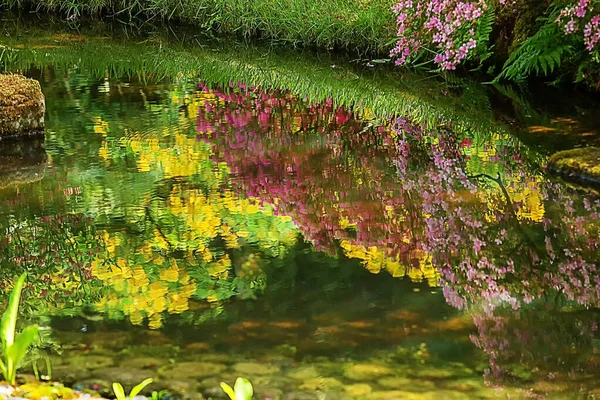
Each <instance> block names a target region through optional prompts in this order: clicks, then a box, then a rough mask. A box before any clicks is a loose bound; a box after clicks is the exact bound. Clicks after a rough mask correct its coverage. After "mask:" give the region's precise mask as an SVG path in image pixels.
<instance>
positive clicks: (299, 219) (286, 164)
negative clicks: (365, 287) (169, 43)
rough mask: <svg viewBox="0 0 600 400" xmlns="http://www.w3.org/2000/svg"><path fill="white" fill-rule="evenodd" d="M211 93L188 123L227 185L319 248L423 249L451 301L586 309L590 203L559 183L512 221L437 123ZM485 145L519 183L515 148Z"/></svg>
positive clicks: (254, 94)
mask: <svg viewBox="0 0 600 400" xmlns="http://www.w3.org/2000/svg"><path fill="white" fill-rule="evenodd" d="M213 94H215V95H216V96H217V97H219V98H222V99H224V105H222V106H220V107H219V108H218V109H217V108H216V107H215V108H214V109H213V111H212V112H210V113H209V112H207V111H206V109H202V108H200V109H199V114H198V119H199V120H200V121H205V122H206V124H208V125H210V126H211V130H212V131H213V132H214V133H212V137H213V138H212V141H213V142H214V143H216V146H215V148H214V149H215V153H216V156H217V157H219V158H221V159H222V160H224V161H226V162H227V164H228V166H229V167H230V169H231V171H232V173H233V177H234V178H233V179H234V184H235V185H236V187H238V188H239V189H240V190H243V192H244V193H245V194H246V195H248V196H254V197H257V198H260V199H261V200H263V201H264V202H267V203H271V204H276V209H275V210H276V212H277V213H280V214H285V215H289V216H291V217H292V218H293V219H294V221H295V222H296V224H297V225H298V226H299V228H300V229H301V230H302V231H303V233H304V235H305V236H306V238H307V239H308V240H309V241H311V242H312V243H314V244H315V246H316V247H317V248H318V249H320V250H326V251H328V252H330V253H333V252H336V251H337V250H336V249H337V248H338V247H337V246H338V242H339V241H340V240H342V239H343V240H346V241H349V242H350V243H353V244H358V245H362V246H365V247H369V246H376V247H377V248H379V249H385V253H386V255H388V256H390V257H393V258H395V259H397V260H401V261H402V262H403V264H405V265H410V264H411V261H410V260H412V259H414V253H415V251H420V252H426V253H428V254H430V255H431V257H432V263H433V264H434V266H436V267H437V268H438V270H439V271H440V272H441V276H442V282H441V283H442V284H443V285H445V286H446V287H448V289H445V290H444V293H445V294H446V296H447V299H448V301H449V302H450V303H451V304H454V305H456V306H458V307H469V306H470V305H471V304H480V305H481V304H483V305H484V309H486V310H488V312H492V311H493V309H494V308H495V307H497V306H499V305H500V304H509V305H510V306H511V307H519V306H520V304H521V303H522V302H525V303H530V302H532V301H534V300H535V299H538V298H540V296H542V295H544V294H545V293H548V291H553V292H560V293H562V294H563V295H564V296H565V297H567V298H568V299H571V300H576V301H578V302H580V303H582V304H588V305H592V304H596V303H597V301H598V299H600V291H599V290H598V289H596V288H597V287H598V288H600V284H597V282H598V283H600V278H599V276H600V274H599V273H598V271H597V268H596V265H597V263H598V254H599V250H600V247H599V246H600V238H599V237H598V236H600V235H590V234H589V232H587V229H588V227H589V223H590V222H591V221H595V220H598V219H600V218H599V213H600V202H598V201H591V200H589V199H587V200H583V201H581V200H579V201H578V203H575V202H574V201H573V199H572V194H571V193H569V192H567V191H565V188H563V187H561V186H558V185H553V184H542V183H541V184H540V185H539V187H537V188H536V190H537V191H539V192H540V193H539V196H540V197H542V198H551V199H553V206H552V207H550V209H552V210H554V211H552V213H548V214H547V215H546V216H545V219H544V220H543V222H542V223H538V222H535V221H531V220H524V219H517V218H516V217H515V216H514V214H513V211H511V207H519V203H515V204H512V205H511V204H510V203H508V202H507V199H506V198H504V197H503V195H502V191H501V190H500V187H499V186H498V183H497V182H495V181H493V180H490V179H489V178H479V179H477V180H473V179H472V178H470V177H469V176H468V175H467V173H466V172H465V163H466V157H465V156H464V150H465V148H471V147H472V146H473V145H474V143H473V141H472V139H470V138H458V137H456V134H455V133H453V132H452V130H450V129H449V128H448V127H441V126H440V127H436V128H435V129H429V128H427V127H425V126H421V125H418V124H414V123H412V122H411V121H410V120H409V119H406V118H399V119H398V120H397V121H396V123H395V124H394V125H393V130H394V132H390V129H389V128H385V127H383V126H382V127H378V128H377V129H372V130H370V131H369V132H368V134H365V133H364V132H363V130H364V128H365V124H363V123H361V122H360V121H358V120H357V119H355V118H354V115H353V113H352V112H351V111H349V110H345V109H335V108H334V107H333V104H332V103H331V102H326V103H321V104H307V103H305V102H304V101H303V100H301V99H298V98H295V97H293V96H291V95H289V94H288V93H281V92H264V91H261V90H259V89H256V88H254V89H247V90H246V91H242V92H240V91H239V90H236V91H235V92H233V93H229V92H225V93H221V92H219V91H213ZM284 104H285V105H284ZM236 119H238V123H230V122H233V121H235V120H236ZM267 121H268V122H269V123H268V124H267V123H266V122H267ZM342 121H345V122H344V123H342V124H341V123H340V122H342ZM495 146H496V147H495V149H494V150H495V153H496V154H497V156H496V158H495V159H494V161H490V162H493V163H495V164H496V165H497V168H498V170H502V171H503V176H502V179H504V180H505V181H514V182H518V181H519V180H522V179H525V178H524V173H523V171H524V168H525V167H524V164H523V161H522V157H520V156H519V157H515V155H516V154H518V153H519V152H520V149H519V147H516V148H514V147H510V146H513V145H511V144H508V145H503V144H497V145H495ZM484 150H485V151H486V152H487V151H488V150H489V149H487V148H486V149H484ZM467 153H468V152H467ZM491 178H494V177H491ZM494 179H495V178H494ZM490 186H491V188H492V189H494V191H493V192H494V193H498V195H497V198H495V199H494V202H495V203H494V204H495V208H494V209H493V210H490V208H489V204H488V203H487V200H484V198H485V197H481V195H482V194H485V193H486V192H487V191H489V190H492V189H490ZM528 232H536V234H535V235H536V238H535V239H533V238H532V237H531V236H529V235H528ZM538 238H539V239H538ZM534 240H535V241H539V243H532V242H533V241H534ZM559 249H560V250H559Z"/></svg>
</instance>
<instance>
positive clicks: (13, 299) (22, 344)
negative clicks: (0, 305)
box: [0, 273, 39, 385]
mask: <svg viewBox="0 0 600 400" xmlns="http://www.w3.org/2000/svg"><path fill="white" fill-rule="evenodd" d="M26 279H27V274H26V273H23V274H22V275H21V276H20V277H19V279H17V281H16V283H15V286H14V287H13V291H12V293H11V294H10V296H9V298H8V306H7V308H6V311H5V312H4V315H3V316H2V322H1V324H0V339H1V341H2V353H3V355H4V360H2V361H0V370H1V371H2V375H3V376H4V379H6V380H7V381H8V382H9V383H10V384H11V385H15V383H16V377H17V369H18V368H19V366H20V363H21V362H22V361H23V359H24V358H25V355H26V354H27V349H28V348H29V346H30V345H31V344H32V343H33V342H34V341H35V339H36V337H37V334H38V329H39V328H38V326H37V325H30V326H27V327H26V328H25V329H23V331H21V333H19V334H16V329H17V316H18V314H19V302H20V300H21V291H22V290H23V286H24V285H25V280H26Z"/></svg>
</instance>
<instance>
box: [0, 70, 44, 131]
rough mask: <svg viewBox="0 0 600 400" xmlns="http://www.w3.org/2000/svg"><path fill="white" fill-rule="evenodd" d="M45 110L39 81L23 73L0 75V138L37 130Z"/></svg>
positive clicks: (42, 121) (39, 127) (41, 127)
mask: <svg viewBox="0 0 600 400" xmlns="http://www.w3.org/2000/svg"><path fill="white" fill-rule="evenodd" d="M45 111H46V104H45V100H44V94H43V93H42V89H41V87H40V83H39V82H38V81H36V80H33V79H28V78H25V77H24V76H22V75H0V139H2V138H5V137H20V136H29V135H32V134H35V133H40V132H41V131H43V129H44V113H45Z"/></svg>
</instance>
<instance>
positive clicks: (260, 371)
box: [233, 362, 280, 375]
mask: <svg viewBox="0 0 600 400" xmlns="http://www.w3.org/2000/svg"><path fill="white" fill-rule="evenodd" d="M233 369H234V370H235V371H236V372H239V373H240V374H246V375H271V374H276V373H279V371H280V369H279V367H277V366H275V365H267V364H259V363H251V362H242V363H237V364H235V365H234V366H233Z"/></svg>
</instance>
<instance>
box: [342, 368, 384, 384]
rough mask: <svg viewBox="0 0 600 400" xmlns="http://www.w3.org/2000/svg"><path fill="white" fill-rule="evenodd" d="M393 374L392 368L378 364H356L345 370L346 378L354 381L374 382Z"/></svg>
mask: <svg viewBox="0 0 600 400" xmlns="http://www.w3.org/2000/svg"><path fill="white" fill-rule="evenodd" d="M391 373H392V370H391V369H390V368H388V367H386V366H383V365H378V364H355V365H350V366H348V367H346V368H345V369H344V376H345V377H346V378H348V379H352V380H354V381H373V380H377V379H378V378H380V377H382V376H385V375H390V374H391Z"/></svg>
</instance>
